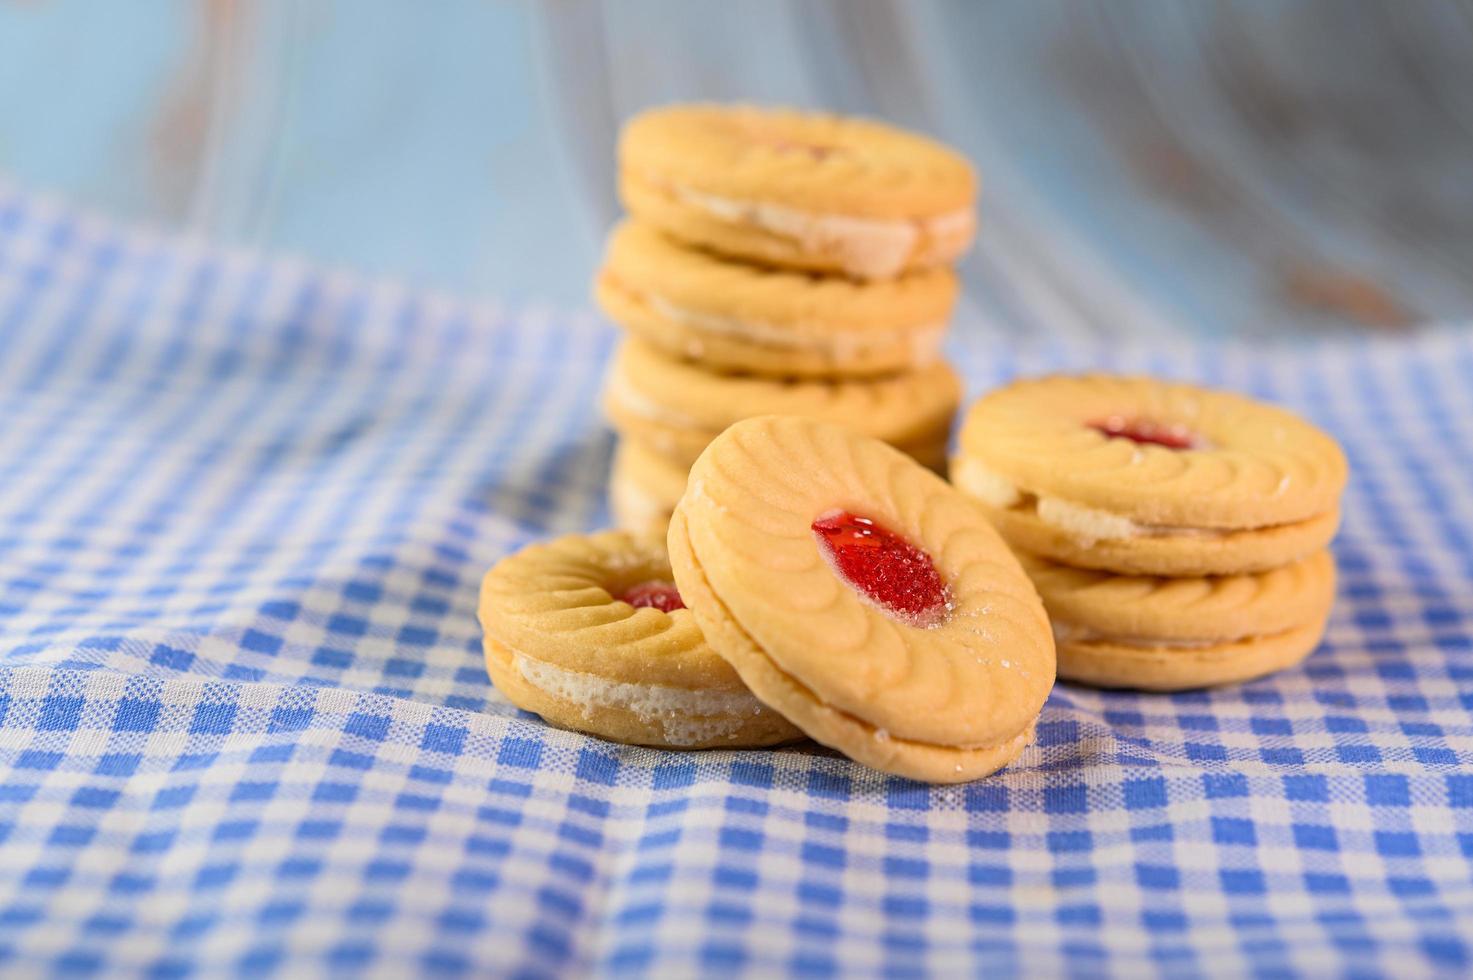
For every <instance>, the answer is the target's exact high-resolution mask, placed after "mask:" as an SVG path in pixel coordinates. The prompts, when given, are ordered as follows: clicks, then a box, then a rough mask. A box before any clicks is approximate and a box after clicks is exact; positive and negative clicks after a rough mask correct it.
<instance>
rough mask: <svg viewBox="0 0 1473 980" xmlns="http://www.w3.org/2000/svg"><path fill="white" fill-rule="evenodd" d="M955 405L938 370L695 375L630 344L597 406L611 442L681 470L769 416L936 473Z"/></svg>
mask: <svg viewBox="0 0 1473 980" xmlns="http://www.w3.org/2000/svg"><path fill="white" fill-rule="evenodd" d="M960 400H961V381H960V380H959V379H958V378H957V375H956V372H955V371H953V370H952V369H951V367H950V365H948V364H946V363H944V362H940V363H937V364H933V365H932V366H930V367H928V368H923V369H921V370H918V371H911V372H908V373H906V374H901V375H895V376H893V377H886V378H875V379H855V380H849V381H817V380H811V381H782V380H775V379H772V378H759V377H754V376H752V375H746V374H715V373H711V372H708V371H703V370H701V369H700V368H699V367H697V366H695V365H693V364H690V363H687V362H685V361H679V360H675V359H672V358H669V357H666V356H665V355H663V354H661V353H660V352H659V351H657V350H656V349H654V348H653V347H651V346H649V345H648V344H646V343H644V342H643V341H639V340H633V339H630V340H628V341H626V342H625V343H623V344H621V345H620V347H619V350H618V352H617V353H616V354H615V355H614V362H613V364H612V365H611V366H610V368H609V379H608V384H607V387H606V388H605V390H604V402H603V404H604V411H605V413H606V414H607V415H608V417H609V421H610V422H611V423H612V424H613V426H614V428H615V429H617V430H618V431H619V432H620V434H622V435H624V436H627V437H629V438H632V439H637V440H639V441H640V442H642V443H644V445H646V446H648V447H650V448H651V449H653V450H654V451H656V452H658V453H660V454H661V455H664V456H666V457H667V458H669V459H670V460H671V461H672V462H674V463H675V464H677V465H680V466H685V467H689V466H690V465H691V464H692V463H694V462H695V459H696V457H697V456H699V455H700V454H701V451H702V450H703V449H705V448H706V445H707V444H708V443H709V442H710V441H711V440H712V439H714V438H715V437H716V435H717V434H718V433H720V432H721V431H722V430H723V429H725V428H726V427H727V426H729V425H731V424H732V423H733V422H737V421H739V420H741V419H745V418H751V417H753V416H756V415H767V414H775V415H802V416H807V417H809V418H815V419H820V420H823V421H828V422H835V423H838V424H841V425H847V426H850V427H851V428H853V429H854V430H855V431H857V432H860V433H862V434H864V435H868V436H873V437H874V438H877V439H881V440H883V441H885V442H888V443H890V444H891V445H893V446H896V447H897V448H899V449H901V450H904V451H905V452H908V453H911V454H912V455H914V456H915V457H916V458H917V459H919V460H920V461H921V462H922V463H923V464H924V465H927V466H932V467H934V468H940V467H942V466H944V465H945V461H946V444H947V439H948V438H949V436H950V434H951V420H952V417H953V415H954V414H955V412H956V406H957V404H958V403H959V402H960Z"/></svg>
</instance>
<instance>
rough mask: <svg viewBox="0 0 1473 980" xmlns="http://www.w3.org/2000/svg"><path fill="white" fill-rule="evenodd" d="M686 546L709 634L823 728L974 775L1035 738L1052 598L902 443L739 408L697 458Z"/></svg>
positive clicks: (788, 706) (931, 771) (889, 767)
mask: <svg viewBox="0 0 1473 980" xmlns="http://www.w3.org/2000/svg"><path fill="white" fill-rule="evenodd" d="M669 544H670V557H671V567H672V568H673V570H674V574H675V581H676V583H677V585H678V586H679V588H680V594H681V596H682V597H683V598H684V600H685V602H686V603H687V604H688V605H689V606H690V609H691V611H692V612H693V613H694V614H695V617H696V620H697V622H698V623H699V624H700V626H701V630H702V632H703V633H704V634H705V636H706V638H707V642H709V643H710V644H711V646H712V648H713V649H715V650H716V652H717V653H719V654H720V655H721V656H723V657H725V658H726V659H727V661H728V662H730V663H731V665H732V666H733V667H735V668H736V670H737V673H739V674H740V675H741V678H742V680H743V681H744V682H745V683H746V684H747V686H748V687H749V688H751V690H752V692H753V693H754V694H756V695H757V697H758V698H760V699H761V700H762V701H763V703H765V704H768V705H770V706H772V707H773V708H776V709H777V710H778V711H780V712H782V714H783V715H784V716H785V717H787V718H788V719H789V720H790V721H792V722H793V723H794V724H795V725H797V726H798V727H799V728H801V729H802V730H803V731H804V732H805V733H807V734H808V735H809V736H811V737H812V738H814V739H816V740H817V741H819V742H822V743H823V744H825V745H828V746H831V747H833V748H835V749H838V750H839V751H841V752H843V753H844V754H845V755H847V756H849V757H850V758H852V759H854V760H856V761H858V762H862V763H864V764H865V765H868V766H871V767H873V768H876V769H880V770H883V771H885V772H890V773H895V774H897V775H901V776H909V777H912V778H915V779H924V780H930V781H933V782H961V781H964V780H969V779H975V778H977V777H979V776H984V775H987V774H988V773H990V772H993V771H994V770H996V769H999V768H1001V767H1002V766H1004V765H1007V764H1008V763H1009V762H1010V761H1012V760H1013V759H1015V758H1016V757H1017V756H1018V754H1019V753H1020V752H1021V751H1022V750H1023V748H1024V747H1025V746H1027V745H1028V744H1029V742H1030V741H1031V740H1032V738H1033V732H1034V726H1035V723H1036V721H1037V718H1038V714H1039V711H1040V709H1041V708H1042V707H1043V703H1044V700H1045V699H1046V698H1047V696H1048V693H1049V690H1050V689H1051V687H1052V686H1053V681H1054V639H1053V634H1052V632H1051V631H1050V628H1049V623H1048V618H1047V616H1046V614H1045V613H1044V609H1043V604H1042V603H1041V602H1040V601H1039V599H1038V595H1037V593H1036V592H1035V591H1034V589H1033V586H1032V585H1031V584H1030V583H1029V581H1028V578H1027V576H1026V575H1025V574H1024V573H1023V570H1022V568H1021V567H1020V566H1019V564H1018V561H1017V559H1016V558H1014V557H1013V555H1012V553H1011V552H1010V551H1009V550H1008V548H1007V546H1006V545H1005V544H1004V543H1003V541H1002V539H1001V538H999V537H998V535H997V534H996V532H994V531H993V530H992V529H991V528H990V527H989V526H988V525H987V522H986V520H985V519H983V517H982V515H981V513H980V511H979V509H978V507H977V505H976V503H975V502H973V501H972V500H970V499H968V498H967V497H966V496H964V495H963V494H961V493H958V492H957V491H956V490H954V489H953V488H951V487H950V486H949V485H947V483H946V482H945V481H944V480H942V479H940V478H939V477H937V476H936V475H935V474H934V473H931V472H930V471H928V470H926V469H925V468H923V467H921V466H918V465H917V464H916V463H915V462H914V461H913V460H911V459H909V458H908V457H906V456H905V455H904V454H902V453H900V452H897V451H896V450H894V449H893V448H891V447H889V446H886V445H885V444H883V443H881V442H877V441H875V440H873V439H869V438H866V437H864V436H861V435H858V434H856V433H854V432H852V431H851V430H849V429H845V428H842V427H840V426H837V425H830V424H827V423H823V422H816V421H813V420H811V419H803V418H793V417H777V416H765V417H761V418H755V419H749V420H747V421H744V422H739V423H737V424H736V425H733V426H732V427H731V428H729V429H727V430H726V431H725V432H723V433H722V434H721V435H720V436H718V437H717V438H716V439H715V440H714V441H713V442H712V443H711V445H710V447H709V448H707V450H706V451H705V452H704V453H702V454H701V458H700V459H699V460H697V462H696V465H695V467H694V468H693V469H692V470H691V474H690V482H689V485H688V487H687V489H686V493H685V496H684V497H682V498H681V501H680V504H679V506H677V507H676V509H675V514H674V516H673V517H672V518H671V522H670V536H669Z"/></svg>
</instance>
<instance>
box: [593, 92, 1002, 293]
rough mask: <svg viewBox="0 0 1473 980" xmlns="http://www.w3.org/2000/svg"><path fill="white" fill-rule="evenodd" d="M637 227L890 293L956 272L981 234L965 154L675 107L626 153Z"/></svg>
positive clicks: (802, 120) (851, 131)
mask: <svg viewBox="0 0 1473 980" xmlns="http://www.w3.org/2000/svg"><path fill="white" fill-rule="evenodd" d="M619 192H620V195H621V196H622V198H623V200H624V206H625V207H626V208H628V210H629V213H630V214H632V215H633V216H634V217H635V218H637V219H639V220H641V221H644V222H647V223H649V224H651V225H654V226H656V227H658V228H660V229H661V230H662V231H665V232H666V233H668V234H670V235H672V236H674V237H676V238H679V239H682V240H684V241H687V242H692V243H694V244H697V245H702V246H705V247H707V248H710V249H712V250H713V251H717V252H721V253H724V254H726V255H732V256H736V257H739V258H743V259H748V260H751V261H755V262H760V263H765V264H771V265H776V266H781V267H784V268H791V269H809V270H813V271H816V272H832V273H842V274H844V275H847V276H850V277H852V278H855V279H892V278H894V277H896V276H899V275H901V274H903V273H906V272H912V271H915V270H917V269H928V268H934V267H936V266H942V265H947V264H950V263H952V262H955V261H956V260H957V259H958V258H960V257H961V255H962V254H964V253H965V252H966V250H967V248H968V247H969V246H970V245H971V242H972V238H973V235H974V234H975V232H976V215H975V210H974V209H975V204H976V196H977V181H976V176H975V175H974V173H973V172H972V167H971V165H970V164H969V163H968V162H967V161H966V159H965V158H964V157H962V156H961V155H960V154H958V153H956V152H954V151H952V150H950V149H947V148H946V147H944V146H942V145H941V144H939V143H937V142H935V141H933V140H930V139H927V138H925V137H923V136H918V135H915V134H913V133H907V132H905V131H903V130H900V129H897V128H895V127H893V126H888V125H885V124H884V123H879V122H873V121H870V120H865V119H853V118H845V117H840V116H832V115H824V114H820V113H810V112H798V111H794V110H789V109H762V108H758V107H755V106H718V105H677V106H668V107H665V108H661V109H653V110H650V111H647V112H644V113H641V114H640V115H638V116H636V117H635V118H633V119H632V120H630V121H629V123H628V124H627V125H626V126H625V127H624V132H623V135H622V137H621V139H620V141H619Z"/></svg>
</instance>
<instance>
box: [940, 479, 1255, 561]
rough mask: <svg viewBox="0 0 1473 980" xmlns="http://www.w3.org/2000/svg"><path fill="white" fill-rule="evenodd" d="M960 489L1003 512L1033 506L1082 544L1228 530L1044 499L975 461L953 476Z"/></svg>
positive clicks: (1206, 534) (1220, 533) (1211, 534)
mask: <svg viewBox="0 0 1473 980" xmlns="http://www.w3.org/2000/svg"><path fill="white" fill-rule="evenodd" d="M952 477H953V479H954V480H955V482H956V484H957V486H959V487H961V488H962V489H963V490H965V491H967V492H968V493H970V494H972V495H973V496H975V497H977V498H979V499H981V500H982V501H983V502H984V503H987V504H990V505H992V506H993V507H997V508H999V509H1003V510H1008V509H1012V508H1015V507H1016V508H1027V507H1028V506H1029V505H1030V504H1031V505H1032V508H1033V511H1034V513H1035V514H1036V515H1037V516H1038V519H1039V520H1041V521H1043V522H1044V523H1045V524H1048V525H1051V526H1053V527H1056V528H1059V529H1060V530H1062V531H1065V532H1067V533H1069V534H1070V535H1072V536H1073V537H1074V538H1076V539H1078V540H1079V541H1081V542H1089V543H1093V542H1095V541H1125V540H1129V539H1131V538H1161V537H1176V536H1187V537H1199V538H1200V537H1221V536H1223V535H1224V534H1226V533H1228V532H1226V531H1218V530H1212V529H1208V528H1199V527H1181V526H1178V525H1173V524H1139V523H1137V522H1135V521H1133V520H1131V519H1130V518H1128V517H1125V516H1124V515H1122V514H1116V513H1112V512H1111V511H1108V510H1100V509H1099V508H1097V507H1086V506H1085V505H1084V504H1076V503H1073V502H1071V501H1068V500H1060V499H1059V498H1057V497H1041V496H1036V495H1034V494H1030V493H1027V492H1026V491H1024V490H1023V489H1021V488H1020V487H1019V486H1018V485H1017V484H1015V483H1013V482H1012V481H1011V480H1009V479H1008V478H1007V477H1004V476H1001V475H999V474H998V473H996V472H994V471H992V470H990V469H988V468H987V467H986V466H983V465H982V464H981V463H979V462H977V461H976V460H974V459H962V460H959V461H958V462H957V464H956V467H955V470H954V472H953V474H952Z"/></svg>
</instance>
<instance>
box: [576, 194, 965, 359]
mask: <svg viewBox="0 0 1473 980" xmlns="http://www.w3.org/2000/svg"><path fill="white" fill-rule="evenodd" d="M594 293H595V296H596V297H597V299H598V303H599V306H600V307H602V308H603V311H604V313H605V314H607V315H608V317H609V318H610V319H611V320H613V321H614V322H615V323H617V324H619V325H620V326H622V327H624V329H626V330H628V331H629V332H630V333H631V334H634V335H636V336H638V337H640V338H642V339H643V340H645V341H647V342H648V343H650V344H652V345H653V346H656V347H658V348H660V349H661V350H663V351H664V352H665V353H666V354H667V355H669V356H671V357H678V358H686V359H689V360H693V361H699V362H700V363H702V364H704V365H706V366H708V367H710V368H711V369H713V370H722V371H746V372H750V373H752V374H761V375H768V376H773V377H818V378H825V377H826V378H841V377H863V376H865V375H876V374H885V373H895V372H897V371H903V370H908V369H911V368H917V367H926V366H928V365H931V364H934V363H935V362H936V360H937V359H938V357H939V352H940V347H941V340H942V337H943V336H944V335H945V333H946V327H947V320H948V319H949V318H950V316H951V310H952V307H953V306H954V305H955V302H956V293H957V282H956V276H955V274H953V273H952V272H951V271H950V270H949V269H932V270H929V271H925V272H918V273H915V274H913V275H909V276H905V277H902V278H900V279H896V280H891V281H884V282H874V283H858V282H854V281H853V280H850V279H846V278H842V277H837V276H812V275H807V274H804V273H801V272H792V271H787V270H783V269H773V268H766V267H762V266H756V265H751V264H749V263H745V262H734V261H729V260H726V259H723V258H720V257H718V256H715V255H713V254H711V253H709V252H706V251H703V250H700V249H693V248H688V247H684V246H682V245H680V244H677V243H676V242H674V241H673V240H672V239H670V238H669V237H667V236H666V235H664V234H662V233H661V232H659V231H658V230H656V229H655V228H654V227H653V226H650V225H645V224H641V223H639V222H635V221H626V222H625V223H624V224H622V225H620V226H619V227H618V228H616V229H614V232H613V234H612V235H610V237H609V244H608V248H607V250H606V253H605V258H604V265H603V268H602V269H601V270H600V272H599V275H598V279H597V282H596V283H595V287H594Z"/></svg>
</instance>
